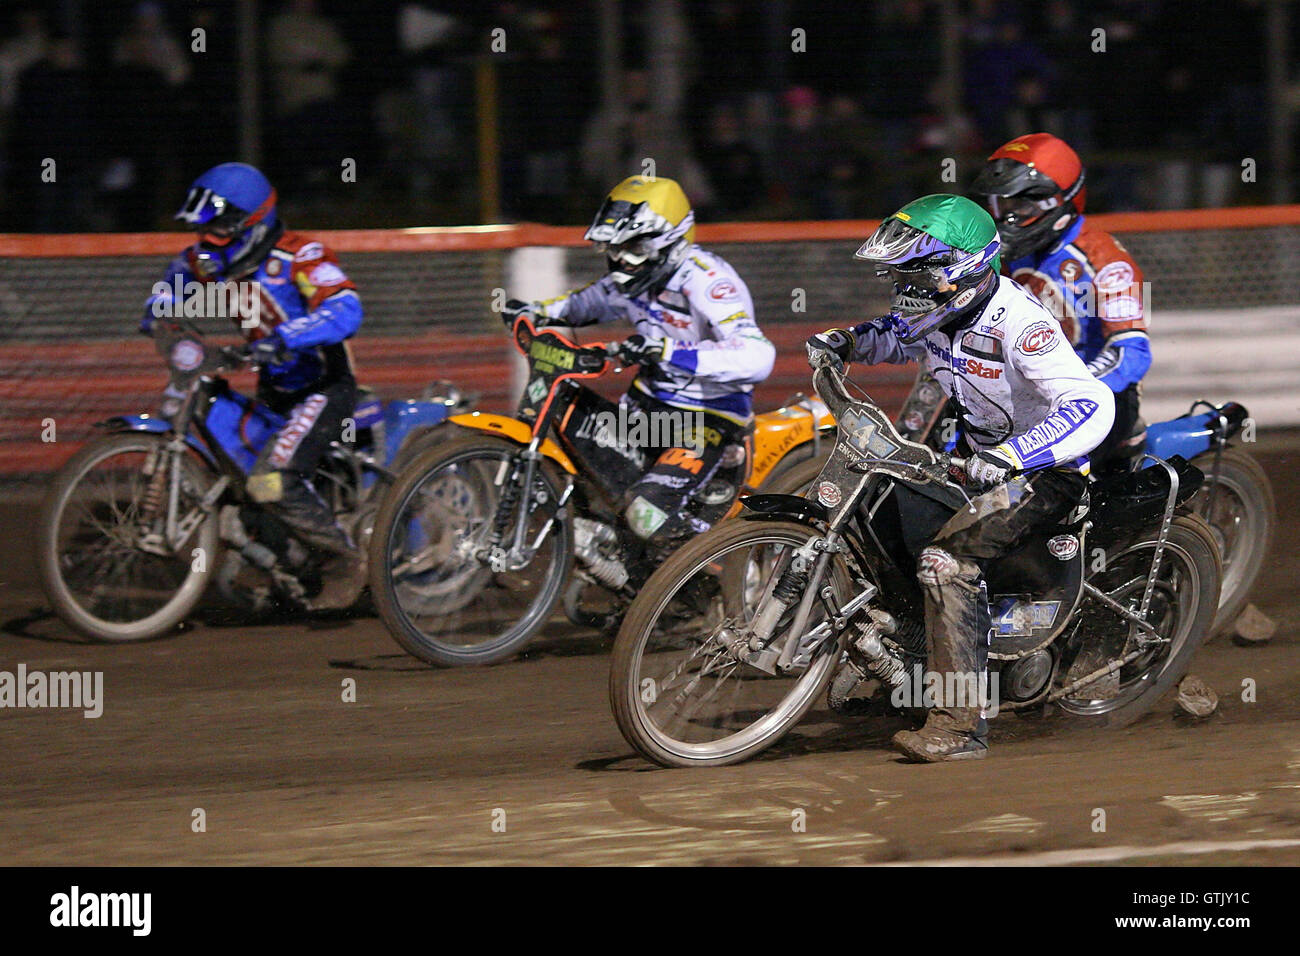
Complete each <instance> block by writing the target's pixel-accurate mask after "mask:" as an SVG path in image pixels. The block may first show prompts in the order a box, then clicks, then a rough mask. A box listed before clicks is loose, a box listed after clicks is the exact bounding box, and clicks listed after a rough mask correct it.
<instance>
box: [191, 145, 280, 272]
mask: <svg viewBox="0 0 1300 956" xmlns="http://www.w3.org/2000/svg"><path fill="white" fill-rule="evenodd" d="M275 202H276V196H275V189H274V187H272V185H271V182H270V180H268V179H267V178H266V177H265V176H263V175H262V173H261V171H260V170H257V169H255V168H254V167H252V166H249V165H248V164H247V163H222V164H221V165H220V166H213V167H212V168H211V169H209V170H208V171H207V172H206V173H204V174H203V175H202V176H200V177H199V178H198V179H196V180H194V185H192V186H190V192H189V195H188V196H186V197H185V203H184V205H182V206H181V208H180V210H179V211H177V213H176V215H175V217H173V218H175V219H177V220H180V221H181V222H184V223H186V224H187V225H188V226H189V227H190V228H191V229H193V230H194V231H195V232H196V233H198V237H199V242H198V245H197V247H196V249H195V266H196V269H197V270H198V271H199V273H200V274H201V275H202V277H203V278H216V277H221V278H232V279H237V278H239V277H240V276H243V275H247V274H248V273H249V272H251V271H253V269H255V268H257V266H258V264H259V263H260V262H261V260H262V257H263V255H264V254H265V252H266V250H267V247H268V245H269V244H270V243H268V241H267V240H268V239H270V242H272V243H273V242H274V241H275V239H276V238H278V235H279V228H278V227H279V220H277V219H276V215H275Z"/></svg>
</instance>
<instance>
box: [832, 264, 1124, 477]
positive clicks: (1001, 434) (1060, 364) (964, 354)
mask: <svg viewBox="0 0 1300 956" xmlns="http://www.w3.org/2000/svg"><path fill="white" fill-rule="evenodd" d="M997 280H998V283H997V285H996V286H995V287H994V288H993V290H992V294H991V295H990V296H989V297H988V299H987V301H986V302H985V303H984V305H983V306H982V307H977V308H976V309H975V310H974V312H973V314H972V315H971V316H970V317H969V318H967V319H965V320H964V321H962V322H961V324H960V325H959V326H958V327H957V328H955V329H953V328H951V327H949V329H948V331H943V330H936V331H933V332H931V333H930V334H929V335H927V336H925V338H923V339H921V340H920V341H917V342H914V343H912V344H911V345H904V344H903V343H902V342H900V341H899V339H898V336H897V334H896V333H895V332H894V330H893V328H892V327H891V326H890V324H889V322H888V320H887V319H873V320H871V321H870V322H864V323H862V324H861V325H858V326H857V327H856V328H854V329H853V333H854V335H855V337H856V340H857V342H856V347H855V349H854V353H853V356H852V357H853V359H854V360H855V361H863V362H868V363H871V364H875V363H878V362H890V363H894V364H902V363H904V362H907V361H908V360H910V359H915V360H916V361H918V362H920V363H921V365H922V367H923V368H924V369H925V371H927V372H928V373H929V374H930V375H931V376H932V377H933V378H934V379H935V381H936V382H937V383H938V384H939V386H940V388H942V389H943V390H944V392H945V393H947V394H948V396H949V397H951V398H952V399H954V400H955V401H956V403H957V405H958V408H959V409H960V412H961V417H962V429H963V432H964V433H965V436H966V439H967V440H968V441H969V442H970V444H971V446H972V447H973V448H974V449H975V450H977V451H978V450H981V449H991V450H995V451H996V452H997V453H998V454H999V455H1001V456H1003V457H1004V458H1006V459H1007V460H1009V461H1011V462H1012V463H1013V464H1014V465H1015V466H1016V467H1017V468H1019V469H1021V470H1023V471H1034V470H1037V469H1041V468H1052V467H1057V466H1060V467H1065V468H1068V469H1070V470H1077V471H1081V472H1083V473H1085V474H1086V473H1087V471H1088V458H1087V455H1088V452H1090V451H1092V449H1094V448H1096V447H1097V445H1098V444H1100V443H1101V441H1102V439H1103V438H1105V437H1106V435H1107V433H1108V432H1109V431H1110V427H1111V422H1112V421H1113V420H1114V417H1115V399H1114V396H1113V395H1112V394H1111V391H1110V389H1108V388H1107V387H1106V386H1105V385H1104V384H1102V382H1101V381H1100V380H1098V379H1097V378H1095V377H1093V375H1092V374H1091V373H1090V372H1089V371H1088V368H1087V366H1085V365H1084V364H1083V360H1082V359H1081V358H1080V357H1079V356H1078V355H1077V354H1075V352H1074V350H1073V349H1071V348H1070V343H1069V341H1068V340H1067V339H1066V337H1065V335H1064V333H1063V332H1062V331H1061V326H1060V324H1059V323H1058V322H1056V321H1055V320H1054V319H1053V317H1052V314H1051V313H1050V312H1049V311H1048V310H1047V308H1046V307H1045V306H1044V305H1043V304H1042V303H1041V302H1039V301H1038V300H1037V299H1035V298H1034V297H1033V296H1032V295H1030V294H1029V293H1028V292H1027V291H1026V290H1025V289H1024V288H1022V287H1021V286H1020V285H1018V284H1017V283H1015V282H1014V281H1012V280H1011V279H1010V278H1008V277H1006V276H998V277H997Z"/></svg>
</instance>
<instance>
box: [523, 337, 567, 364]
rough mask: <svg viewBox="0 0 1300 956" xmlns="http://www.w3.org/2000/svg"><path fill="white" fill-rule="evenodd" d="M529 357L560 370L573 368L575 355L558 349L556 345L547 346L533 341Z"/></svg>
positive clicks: (529, 349)
mask: <svg viewBox="0 0 1300 956" xmlns="http://www.w3.org/2000/svg"><path fill="white" fill-rule="evenodd" d="M528 356H529V358H531V359H533V361H535V362H541V363H543V364H546V365H555V366H559V367H560V368H568V369H571V368H573V353H572V352H570V351H567V350H566V349H562V348H557V347H556V346H554V345H547V344H546V343H545V342H538V341H536V340H534V341H533V344H532V345H530V346H529V347H528Z"/></svg>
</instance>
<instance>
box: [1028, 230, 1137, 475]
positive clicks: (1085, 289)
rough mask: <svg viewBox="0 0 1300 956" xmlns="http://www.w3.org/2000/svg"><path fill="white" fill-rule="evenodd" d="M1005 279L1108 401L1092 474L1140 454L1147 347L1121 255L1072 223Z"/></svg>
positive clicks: (1133, 271) (1131, 276) (1128, 267)
mask: <svg viewBox="0 0 1300 956" xmlns="http://www.w3.org/2000/svg"><path fill="white" fill-rule="evenodd" d="M1006 272H1007V274H1008V275H1010V276H1011V278H1013V279H1015V280H1016V281H1017V282H1019V283H1020V284H1021V285H1023V286H1025V287H1026V288H1027V289H1029V290H1030V291H1031V292H1033V293H1034V295H1036V296H1038V298H1039V299H1040V300H1041V301H1042V302H1043V304H1045V305H1046V306H1047V308H1048V310H1049V311H1050V312H1051V313H1052V314H1053V315H1055V316H1056V318H1057V320H1058V321H1059V322H1060V323H1061V328H1062V329H1063V330H1064V331H1065V335H1066V338H1068V339H1069V340H1070V342H1071V344H1072V345H1073V346H1074V349H1075V351H1076V352H1077V353H1078V354H1079V357H1080V358H1082V359H1083V360H1084V362H1086V363H1087V365H1088V370H1089V371H1090V372H1092V374H1093V375H1095V376H1096V377H1097V378H1099V379H1100V380H1101V381H1102V382H1103V383H1105V385H1106V386H1107V387H1108V388H1109V389H1110V390H1111V391H1112V392H1113V393H1114V394H1115V424H1114V426H1113V427H1112V429H1111V431H1110V433H1109V434H1108V435H1106V437H1105V438H1104V439H1103V440H1102V442H1101V443H1100V444H1099V445H1098V446H1097V448H1096V449H1094V451H1093V453H1092V456H1091V457H1092V461H1093V464H1094V466H1095V467H1098V468H1100V467H1101V466H1102V465H1104V463H1105V462H1106V461H1107V460H1108V459H1110V457H1111V456H1112V455H1113V454H1115V453H1117V452H1123V451H1125V450H1128V449H1130V448H1135V449H1140V448H1141V445H1142V442H1143V438H1144V435H1145V433H1144V431H1143V430H1142V429H1141V427H1140V425H1139V419H1138V404H1139V400H1140V398H1141V387H1142V386H1141V382H1142V377H1143V376H1144V375H1146V373H1147V370H1148V369H1149V368H1150V367H1151V343H1150V340H1149V339H1148V337H1147V331H1146V330H1147V323H1146V315H1145V308H1144V302H1143V295H1142V293H1143V289H1144V284H1143V280H1142V270H1141V269H1140V268H1138V265H1137V263H1136V262H1134V261H1133V257H1132V256H1130V255H1129V253H1128V250H1126V249H1125V248H1124V247H1123V246H1122V245H1121V244H1120V243H1119V242H1118V241H1117V240H1116V239H1115V238H1114V237H1113V236H1111V235H1110V234H1109V233H1107V232H1104V231H1102V230H1100V229H1094V228H1092V227H1091V226H1090V225H1089V224H1088V221H1087V217H1086V216H1080V217H1079V218H1078V219H1077V220H1076V221H1075V222H1074V223H1073V224H1072V225H1071V226H1070V228H1069V229H1067V230H1066V231H1065V233H1064V234H1063V235H1062V236H1061V237H1060V239H1059V240H1058V241H1057V242H1056V244H1055V245H1053V246H1052V247H1050V248H1049V249H1048V250H1046V251H1045V252H1040V253H1034V254H1031V255H1028V256H1024V257H1022V258H1020V259H1017V260H1015V261H1014V262H1009V263H1007V266H1006Z"/></svg>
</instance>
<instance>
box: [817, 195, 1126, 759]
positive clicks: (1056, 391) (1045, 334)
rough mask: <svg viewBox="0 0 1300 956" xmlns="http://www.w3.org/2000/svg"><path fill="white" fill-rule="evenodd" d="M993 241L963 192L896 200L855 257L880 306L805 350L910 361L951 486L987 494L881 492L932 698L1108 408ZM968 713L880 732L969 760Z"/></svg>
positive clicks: (971, 733)
mask: <svg viewBox="0 0 1300 956" xmlns="http://www.w3.org/2000/svg"><path fill="white" fill-rule="evenodd" d="M1000 247H1001V242H1000V240H999V238H998V231H997V228H996V227H995V226H994V223H993V220H992V219H991V218H990V217H989V214H988V213H987V212H985V211H984V210H983V209H982V208H981V207H980V206H979V205H978V204H977V203H975V202H972V201H971V200H969V199H966V198H965V197H962V196H951V195H933V196H925V197H922V198H921V199H917V200H915V201H913V202H911V203H908V204H907V205H906V206H904V207H903V208H902V209H900V210H899V211H898V212H896V213H894V214H893V215H892V216H890V217H889V218H887V219H886V220H885V221H884V222H883V223H881V225H880V227H879V228H878V229H877V230H876V231H875V233H874V234H873V235H872V236H871V238H870V239H868V240H867V242H866V243H865V244H864V245H863V246H862V248H861V249H859V250H858V252H857V255H858V257H859V258H862V259H866V260H868V261H869V262H874V263H876V264H877V266H878V267H879V272H878V275H881V276H888V277H889V278H891V279H892V281H893V300H892V311H891V312H890V313H889V314H888V315H886V316H883V317H881V318H877V319H873V320H871V321H868V322H864V323H862V324H860V325H858V326H856V327H855V328H853V329H851V330H845V329H831V330H829V331H827V332H822V333H820V334H818V335H814V336H813V337H812V338H810V339H809V340H808V355H809V361H810V363H811V364H812V365H813V367H814V368H816V367H820V366H821V365H823V364H826V363H832V364H836V365H839V364H840V363H843V362H849V361H862V362H867V363H871V364H874V363H877V362H890V363H895V364H898V363H903V362H906V361H908V360H909V359H915V360H917V361H919V362H920V363H921V364H922V366H923V368H924V370H925V371H927V372H929V373H930V374H931V375H932V376H933V377H934V378H935V380H936V381H937V382H938V384H939V386H940V387H941V388H942V389H943V390H944V391H945V392H946V393H947V395H948V396H949V397H950V398H951V399H953V400H954V401H955V402H956V404H957V407H958V410H959V413H960V416H961V420H962V425H963V428H962V433H963V444H962V445H961V446H959V453H960V454H964V455H966V456H968V457H967V459H966V465H965V470H966V476H965V477H966V478H967V479H968V480H969V482H970V483H971V484H972V485H973V486H976V487H979V488H988V489H989V490H987V491H985V492H984V493H983V494H981V495H980V496H979V497H977V498H976V499H975V501H974V506H975V511H974V512H973V513H972V512H969V511H967V510H965V509H963V510H962V511H960V512H958V513H957V514H956V515H955V516H953V515H952V514H951V511H950V510H941V506H939V505H938V504H936V503H934V502H932V501H931V500H930V499H928V498H925V497H923V496H921V495H920V494H918V493H916V492H914V491H911V490H909V489H907V488H905V487H904V486H901V485H900V486H898V488H897V492H898V507H899V509H900V514H901V517H902V525H903V528H904V535H905V540H906V542H907V544H908V547H909V550H910V551H911V552H912V553H913V554H917V580H918V581H919V582H920V583H921V587H922V591H923V592H924V595H925V626H926V635H927V644H928V653H929V658H928V666H929V668H930V670H931V672H932V673H934V674H935V675H936V676H940V677H944V678H945V679H944V680H942V682H941V683H940V685H939V686H941V687H944V688H945V690H946V689H948V688H955V687H956V686H957V685H955V684H954V683H953V681H952V679H951V678H953V677H956V678H957V679H958V680H959V681H962V682H964V684H965V686H970V684H971V682H979V685H980V686H983V684H982V682H983V680H984V674H985V670H986V667H987V654H988V642H989V632H990V626H991V620H990V615H989V607H988V603H987V592H986V590H985V587H984V576H985V573H986V572H987V570H988V567H989V565H990V563H991V562H993V561H996V560H997V559H998V558H999V557H1001V556H1003V555H1006V554H1008V553H1009V552H1011V551H1013V550H1014V549H1015V548H1016V547H1017V546H1018V545H1020V544H1021V543H1022V542H1023V541H1024V539H1025V537H1026V536H1027V535H1028V534H1030V533H1031V532H1032V531H1034V530H1035V529H1037V528H1041V527H1043V526H1045V525H1049V524H1052V523H1055V522H1059V521H1061V520H1062V519H1064V518H1065V517H1066V516H1067V515H1068V514H1069V513H1070V512H1071V511H1073V510H1074V509H1075V508H1076V507H1077V506H1078V505H1079V503H1080V501H1081V500H1082V498H1083V496H1084V493H1085V490H1086V486H1087V479H1086V477H1085V475H1086V474H1087V471H1088V453H1089V452H1090V451H1092V449H1093V448H1095V447H1096V446H1097V444H1098V443H1099V442H1100V441H1101V440H1102V438H1103V437H1105V435H1106V433H1107V432H1108V431H1109V430H1110V427H1111V422H1112V420H1113V418H1114V414H1115V411H1114V409H1115V403H1114V400H1113V398H1112V397H1111V392H1110V390H1109V389H1108V388H1106V386H1105V385H1104V384H1102V382H1101V381H1099V380H1098V379H1097V378H1095V377H1094V376H1093V375H1092V374H1090V373H1089V371H1088V368H1087V367H1086V366H1085V365H1084V364H1083V361H1082V360H1081V359H1080V358H1079V356H1078V355H1076V354H1075V353H1074V351H1073V349H1071V348H1070V343H1069V341H1068V340H1067V339H1066V338H1065V336H1064V334H1063V333H1062V331H1061V327H1060V325H1059V323H1057V322H1056V321H1055V319H1054V318H1053V317H1052V315H1051V313H1050V312H1048V311H1047V309H1046V308H1045V307H1044V306H1043V304H1042V303H1041V302H1039V301H1038V300H1037V299H1035V298H1034V297H1033V296H1032V295H1031V294H1029V293H1028V292H1027V291H1026V290H1025V289H1024V288H1023V287H1021V286H1020V285H1019V284H1017V283H1016V282H1014V281H1012V280H1011V279H1009V278H1007V277H1005V276H1001V275H999V273H998V268H999V250H1000ZM1013 476H1014V477H1013ZM936 529H937V530H936ZM958 693H960V692H958ZM978 703H979V701H971V700H969V699H962V698H961V697H954V696H945V697H944V698H943V699H942V700H941V701H940V703H939V705H938V706H935V707H932V708H931V710H930V712H929V716H928V717H927V719H926V722H925V726H924V727H923V728H921V730H919V731H900V732H899V733H898V734H896V735H895V736H894V745H895V747H896V748H898V749H899V750H900V751H901V752H902V753H903V754H904V755H905V756H906V757H908V758H909V759H911V760H915V761H939V760H957V759H963V758H970V757H982V756H984V754H985V752H986V751H987V749H988V742H987V726H986V723H985V719H984V714H983V711H982V709H981V707H980V706H978Z"/></svg>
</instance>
